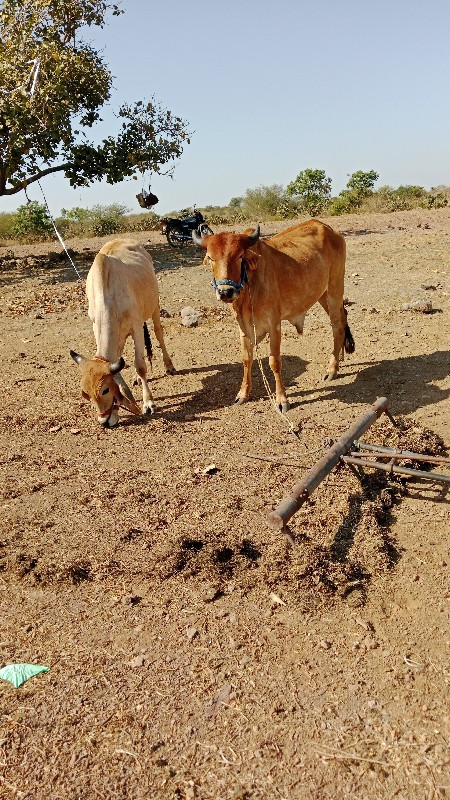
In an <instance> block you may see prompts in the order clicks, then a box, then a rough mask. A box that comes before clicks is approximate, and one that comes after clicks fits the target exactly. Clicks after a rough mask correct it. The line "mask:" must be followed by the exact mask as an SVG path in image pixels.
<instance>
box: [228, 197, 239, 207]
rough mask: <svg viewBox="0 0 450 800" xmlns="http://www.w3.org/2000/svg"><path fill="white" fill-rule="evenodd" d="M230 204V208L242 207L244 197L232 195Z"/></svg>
mask: <svg viewBox="0 0 450 800" xmlns="http://www.w3.org/2000/svg"><path fill="white" fill-rule="evenodd" d="M228 205H229V206H230V208H240V206H241V205H242V197H232V198H231V200H230V202H229V203H228Z"/></svg>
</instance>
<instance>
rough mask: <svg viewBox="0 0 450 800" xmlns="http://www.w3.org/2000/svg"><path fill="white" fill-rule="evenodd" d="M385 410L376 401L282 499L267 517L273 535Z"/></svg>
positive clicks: (384, 402) (382, 401) (385, 403)
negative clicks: (273, 531)
mask: <svg viewBox="0 0 450 800" xmlns="http://www.w3.org/2000/svg"><path fill="white" fill-rule="evenodd" d="M387 407H388V400H387V398H386V397H379V398H378V399H377V400H375V402H374V403H373V404H372V405H371V406H370V408H369V410H368V411H366V412H365V414H363V415H362V416H361V417H359V419H357V420H356V421H355V422H354V423H353V425H352V426H351V427H350V428H349V430H348V431H347V433H344V434H343V436H341V438H340V439H338V440H337V442H335V443H334V444H333V445H332V446H331V447H330V449H329V450H328V451H327V452H326V453H325V455H324V456H323V457H322V458H321V459H320V461H318V462H317V463H316V464H314V466H313V467H312V468H311V469H310V470H309V472H308V473H307V474H306V475H305V477H304V478H302V480H301V481H300V482H299V483H297V484H296V485H295V486H294V487H293V489H292V491H291V493H290V494H289V495H287V496H286V497H284V498H283V500H282V501H281V502H280V503H279V504H278V505H277V507H276V508H275V509H274V510H273V511H272V512H271V513H270V514H269V525H270V527H271V528H273V529H274V530H277V531H281V530H283V528H284V526H285V525H286V523H287V522H288V520H289V519H290V518H291V517H292V516H293V514H295V513H296V511H298V510H299V508H301V507H302V505H303V503H304V502H305V501H306V500H307V499H308V498H309V497H310V496H311V495H312V493H313V491H314V489H317V487H318V486H319V484H320V483H321V482H322V481H323V479H324V478H326V476H327V475H328V474H329V473H330V472H331V470H332V469H333V467H335V466H336V464H337V463H338V461H339V459H340V458H341V456H343V455H344V454H345V453H348V451H349V450H350V449H351V446H352V444H353V442H354V441H355V439H358V438H359V437H360V436H361V435H362V434H363V433H364V432H365V431H367V430H368V428H370V426H371V425H373V423H374V422H376V420H377V419H378V417H379V416H381V414H383V413H384V412H385V411H386V409H387Z"/></svg>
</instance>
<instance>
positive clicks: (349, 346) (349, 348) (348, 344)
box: [344, 325, 355, 353]
mask: <svg viewBox="0 0 450 800" xmlns="http://www.w3.org/2000/svg"><path fill="white" fill-rule="evenodd" d="M344 349H345V352H346V353H354V352H355V340H354V338H353V336H352V332H351V330H350V327H349V326H348V325H346V326H345V338H344Z"/></svg>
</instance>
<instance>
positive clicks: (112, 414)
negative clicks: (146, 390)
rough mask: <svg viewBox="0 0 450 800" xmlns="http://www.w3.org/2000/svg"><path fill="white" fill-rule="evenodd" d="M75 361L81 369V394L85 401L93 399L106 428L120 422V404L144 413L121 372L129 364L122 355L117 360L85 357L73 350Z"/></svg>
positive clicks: (137, 412)
mask: <svg viewBox="0 0 450 800" xmlns="http://www.w3.org/2000/svg"><path fill="white" fill-rule="evenodd" d="M70 355H71V356H72V358H73V360H74V361H75V362H76V363H77V364H78V366H79V367H80V370H81V394H82V395H83V397H84V398H85V400H90V401H91V404H92V406H93V407H94V409H95V410H96V412H97V419H98V421H99V422H100V424H101V425H103V426H104V427H105V428H113V427H114V426H115V425H117V422H118V419H119V415H118V411H119V408H120V406H122V407H123V408H126V409H127V410H128V411H131V413H132V414H140V413H141V410H140V408H139V406H138V405H136V401H135V399H134V397H133V395H132V393H131V391H130V389H129V388H128V386H127V384H126V383H125V380H124V379H123V377H122V375H121V374H120V371H121V370H122V369H123V368H124V366H125V361H124V360H123V358H122V357H120V358H119V360H118V361H116V362H115V363H111V362H110V361H106V359H103V358H100V357H99V356H95V358H85V357H84V356H80V355H79V354H78V353H75V351H74V350H71V351H70Z"/></svg>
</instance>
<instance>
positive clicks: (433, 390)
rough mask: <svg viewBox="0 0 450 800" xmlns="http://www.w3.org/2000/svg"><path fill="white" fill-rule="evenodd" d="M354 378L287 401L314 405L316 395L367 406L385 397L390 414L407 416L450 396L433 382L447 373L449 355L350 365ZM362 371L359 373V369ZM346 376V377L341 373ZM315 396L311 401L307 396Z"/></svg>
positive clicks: (441, 353)
mask: <svg viewBox="0 0 450 800" xmlns="http://www.w3.org/2000/svg"><path fill="white" fill-rule="evenodd" d="M349 367H350V368H351V371H352V373H354V375H355V378H354V380H353V381H352V382H351V383H349V384H340V383H339V376H338V378H337V380H336V381H332V382H331V383H325V384H322V385H319V386H317V388H315V389H313V390H311V389H307V390H302V389H299V390H298V391H297V392H295V391H292V390H291V391H290V392H289V396H290V398H293V397H299V398H301V400H300V405H308V404H309V403H313V402H317V392H319V391H320V392H322V396H323V397H324V398H326V399H327V400H332V399H334V400H340V401H341V402H344V403H349V404H350V405H354V404H355V403H364V404H370V403H373V402H374V400H376V398H377V397H384V396H385V397H387V398H388V400H389V405H390V409H391V411H392V413H394V414H395V413H396V411H397V412H401V413H402V414H410V413H413V412H414V411H417V409H418V408H423V407H424V406H427V405H430V404H431V405H432V404H435V403H440V402H442V401H443V400H447V398H448V397H449V396H450V390H449V389H441V388H440V387H439V386H435V385H434V382H435V381H441V380H444V379H445V378H446V377H447V376H448V375H449V373H450V352H449V351H443V350H438V351H436V352H434V353H427V354H423V355H420V356H407V357H405V358H395V359H386V360H385V361H377V362H375V363H372V364H369V365H366V364H365V363H363V364H350V362H348V365H347V369H348V368H349ZM359 367H362V369H359ZM344 374H345V373H344ZM347 374H348V373H347ZM313 393H314V395H315V396H314V398H311V399H309V398H308V395H310V394H313Z"/></svg>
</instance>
